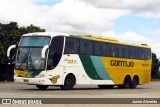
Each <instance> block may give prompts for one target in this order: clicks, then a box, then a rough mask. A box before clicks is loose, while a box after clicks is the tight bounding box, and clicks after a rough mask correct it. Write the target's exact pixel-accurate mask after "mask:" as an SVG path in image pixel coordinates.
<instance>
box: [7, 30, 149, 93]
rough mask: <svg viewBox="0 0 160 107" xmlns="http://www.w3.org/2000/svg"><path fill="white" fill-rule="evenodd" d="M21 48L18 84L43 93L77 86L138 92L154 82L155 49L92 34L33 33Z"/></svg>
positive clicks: (16, 80)
mask: <svg viewBox="0 0 160 107" xmlns="http://www.w3.org/2000/svg"><path fill="white" fill-rule="evenodd" d="M13 48H17V54H16V60H15V75H14V81H15V82H17V83H24V84H32V85H36V86H37V88H39V89H47V88H48V86H60V87H61V89H63V90H70V89H73V87H74V85H83V84H85V85H98V87H99V88H113V87H114V86H118V88H136V87H137V85H141V84H146V83H149V82H150V79H151V60H152V57H151V48H150V47H149V46H147V45H145V44H143V45H135V44H128V43H122V42H119V41H118V40H116V39H113V38H108V37H102V36H95V35H90V34H76V35H73V34H64V33H47V32H45V33H29V34H25V35H23V36H22V38H21V40H20V42H19V45H18V46H16V45H12V46H10V47H9V48H8V51H7V56H8V57H10V51H11V50H12V49H13Z"/></svg>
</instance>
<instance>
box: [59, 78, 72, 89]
mask: <svg viewBox="0 0 160 107" xmlns="http://www.w3.org/2000/svg"><path fill="white" fill-rule="evenodd" d="M74 85H75V78H74V76H72V75H68V76H67V77H66V79H65V81H64V85H61V86H60V87H61V89H62V90H71V89H73V87H74Z"/></svg>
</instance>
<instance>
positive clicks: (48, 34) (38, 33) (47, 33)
mask: <svg viewBox="0 0 160 107" xmlns="http://www.w3.org/2000/svg"><path fill="white" fill-rule="evenodd" d="M60 35H62V36H69V34H67V33H57V32H34V33H27V34H24V35H22V36H51V37H54V36H60Z"/></svg>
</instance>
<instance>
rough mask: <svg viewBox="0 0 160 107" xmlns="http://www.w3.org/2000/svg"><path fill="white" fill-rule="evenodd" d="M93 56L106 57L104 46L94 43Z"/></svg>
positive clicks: (103, 44)
mask: <svg viewBox="0 0 160 107" xmlns="http://www.w3.org/2000/svg"><path fill="white" fill-rule="evenodd" d="M94 55H97V56H105V55H106V44H105V43H101V42H94Z"/></svg>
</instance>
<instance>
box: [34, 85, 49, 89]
mask: <svg viewBox="0 0 160 107" xmlns="http://www.w3.org/2000/svg"><path fill="white" fill-rule="evenodd" d="M36 87H37V88H38V89H40V90H46V89H47V88H48V87H49V86H48V85H36Z"/></svg>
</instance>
